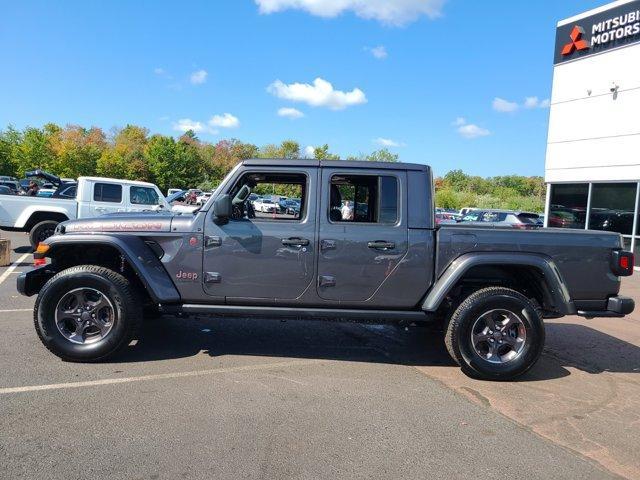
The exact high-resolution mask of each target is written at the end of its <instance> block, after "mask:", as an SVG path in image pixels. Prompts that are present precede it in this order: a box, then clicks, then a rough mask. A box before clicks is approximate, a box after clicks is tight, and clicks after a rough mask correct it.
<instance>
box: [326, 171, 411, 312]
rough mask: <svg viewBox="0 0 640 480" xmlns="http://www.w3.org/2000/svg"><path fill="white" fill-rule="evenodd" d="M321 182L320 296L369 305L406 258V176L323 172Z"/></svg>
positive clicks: (382, 173) (394, 173) (373, 172)
mask: <svg viewBox="0 0 640 480" xmlns="http://www.w3.org/2000/svg"><path fill="white" fill-rule="evenodd" d="M321 176H322V181H321V186H322V194H321V202H320V215H319V223H320V229H319V231H320V239H319V253H318V283H317V291H318V295H319V296H320V297H321V298H323V299H325V300H333V301H340V302H360V301H366V300H368V299H370V298H372V297H374V296H375V293H376V291H377V290H378V289H379V288H380V286H381V285H382V284H383V283H384V282H385V280H386V279H387V278H388V277H389V275H390V274H391V273H392V272H393V271H394V269H395V268H396V267H397V266H398V264H399V263H400V261H401V260H402V258H403V257H404V255H405V254H406V252H407V248H408V230H407V218H406V214H405V212H406V198H407V195H406V192H405V191H403V186H404V185H406V173H405V172H404V171H395V170H386V169H380V170H369V169H367V170H360V169H351V170H347V169H341V168H323V169H322V175H321Z"/></svg>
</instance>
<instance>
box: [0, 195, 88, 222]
mask: <svg viewBox="0 0 640 480" xmlns="http://www.w3.org/2000/svg"><path fill="white" fill-rule="evenodd" d="M39 211H43V212H56V213H61V214H63V215H65V216H66V217H67V218H69V219H74V218H76V216H77V211H78V204H77V202H76V200H75V199H64V198H48V197H30V196H26V195H0V228H23V227H24V226H25V223H26V222H27V220H28V219H29V217H31V214H32V213H34V212H39Z"/></svg>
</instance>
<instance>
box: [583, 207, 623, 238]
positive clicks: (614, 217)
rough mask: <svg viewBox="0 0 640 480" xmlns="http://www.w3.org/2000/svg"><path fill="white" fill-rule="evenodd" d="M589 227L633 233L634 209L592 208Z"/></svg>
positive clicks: (591, 228)
mask: <svg viewBox="0 0 640 480" xmlns="http://www.w3.org/2000/svg"><path fill="white" fill-rule="evenodd" d="M589 229H590V230H606V231H609V232H629V233H631V231H632V230H633V211H628V210H610V209H604V208H603V209H597V208H592V209H591V214H590V216H589Z"/></svg>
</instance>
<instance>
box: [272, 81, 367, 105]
mask: <svg viewBox="0 0 640 480" xmlns="http://www.w3.org/2000/svg"><path fill="white" fill-rule="evenodd" d="M267 92H269V93H271V94H272V95H275V96H276V97H278V98H283V99H285V100H291V101H293V102H304V103H307V104H308V105H311V106H312V107H327V108H330V109H331V110H343V109H344V108H346V107H349V106H352V105H359V104H362V103H366V102H367V97H366V96H365V94H364V92H363V91H362V90H360V89H359V88H354V89H353V90H351V91H350V92H343V91H341V90H334V88H333V85H331V83H329V82H327V81H326V80H323V79H322V78H316V79H315V80H314V81H313V85H310V84H308V83H290V84H288V85H287V84H285V83H283V82H281V81H280V80H276V81H275V82H273V83H272V84H271V85H269V86H268V87H267Z"/></svg>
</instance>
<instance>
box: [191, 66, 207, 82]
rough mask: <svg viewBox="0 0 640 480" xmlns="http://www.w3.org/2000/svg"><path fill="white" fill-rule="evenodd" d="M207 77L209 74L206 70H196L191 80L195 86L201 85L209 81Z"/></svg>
mask: <svg viewBox="0 0 640 480" xmlns="http://www.w3.org/2000/svg"><path fill="white" fill-rule="evenodd" d="M207 75H209V74H208V73H207V71H206V70H196V71H195V72H193V73H192V74H191V75H190V77H189V80H190V81H191V83H193V84H194V85H201V84H203V83H204V82H206V81H207Z"/></svg>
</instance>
